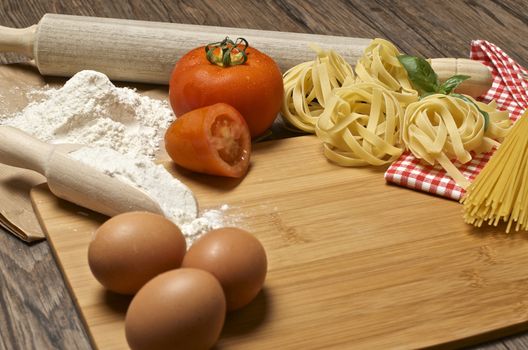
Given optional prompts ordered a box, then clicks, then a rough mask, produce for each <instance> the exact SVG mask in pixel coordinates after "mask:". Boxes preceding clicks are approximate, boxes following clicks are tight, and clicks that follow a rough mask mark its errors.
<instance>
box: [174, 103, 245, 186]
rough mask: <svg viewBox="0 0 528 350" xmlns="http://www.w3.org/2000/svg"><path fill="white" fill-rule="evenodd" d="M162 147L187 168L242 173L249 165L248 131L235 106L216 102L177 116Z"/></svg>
mask: <svg viewBox="0 0 528 350" xmlns="http://www.w3.org/2000/svg"><path fill="white" fill-rule="evenodd" d="M165 148H166V150H167V153H168V154H169V156H170V157H171V158H172V160H173V161H174V162H175V163H176V164H178V165H180V166H182V167H184V168H187V169H189V170H192V171H196V172H201V173H206V174H212V175H221V176H229V177H241V176H243V175H244V174H245V173H246V172H247V169H248V167H249V160H250V153H251V135H250V132H249V128H248V126H247V124H246V122H245V120H244V118H243V117H242V115H241V114H240V113H239V112H238V111H237V110H236V109H235V108H233V107H232V106H230V105H228V104H225V103H217V104H214V105H212V106H207V107H203V108H198V109H195V110H193V111H191V112H188V113H185V114H184V115H182V116H180V117H179V118H177V119H176V120H175V121H174V122H173V123H172V125H171V126H170V127H169V129H168V130H167V133H166V134H165Z"/></svg>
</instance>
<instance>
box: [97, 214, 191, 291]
mask: <svg viewBox="0 0 528 350" xmlns="http://www.w3.org/2000/svg"><path fill="white" fill-rule="evenodd" d="M186 248H187V247H186V243H185V238H184V237H183V235H182V233H181V231H180V229H179V228H178V226H176V225H175V224H174V223H173V222H172V221H170V220H168V219H167V218H165V217H163V216H161V215H158V214H153V213H148V212H129V213H124V214H120V215H117V216H114V217H113V218H111V219H109V220H108V221H106V222H105V223H103V224H102V225H101V226H100V227H99V228H98V229H97V231H96V232H95V236H94V239H93V240H92V242H90V245H89V247H88V264H89V266H90V269H91V271H92V273H93V275H94V277H95V278H96V279H97V280H98V281H99V282H100V283H101V284H102V285H103V286H104V287H105V288H106V289H108V290H111V291H113V292H116V293H121V294H134V293H136V292H137V291H138V290H139V289H140V288H141V287H142V286H143V285H144V284H145V283H147V282H148V281H149V280H150V279H152V278H153V277H155V276H156V275H158V274H160V273H162V272H165V271H168V270H172V269H175V268H178V267H180V266H181V262H182V260H183V256H184V255H185V251H186Z"/></svg>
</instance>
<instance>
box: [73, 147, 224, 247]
mask: <svg viewBox="0 0 528 350" xmlns="http://www.w3.org/2000/svg"><path fill="white" fill-rule="evenodd" d="M69 155H70V156H71V157H72V158H74V159H76V160H78V161H80V162H82V163H85V164H87V165H90V166H92V167H94V168H96V169H97V170H99V171H101V172H103V173H105V174H107V175H110V176H112V177H115V178H118V179H120V180H121V181H123V182H126V183H129V184H130V185H133V186H135V187H137V188H139V189H141V190H143V191H144V192H146V193H147V194H148V195H149V196H150V197H151V198H153V199H154V200H156V202H157V203H158V204H159V206H160V207H161V210H162V211H163V213H164V214H165V216H166V217H168V218H170V219H171V220H172V221H173V222H174V223H175V224H176V225H178V227H179V228H180V229H181V231H182V233H183V235H184V236H185V239H186V241H187V246H188V247H190V246H191V245H192V243H193V242H194V240H195V239H196V238H198V237H199V236H200V235H201V234H203V233H205V232H207V231H209V230H212V229H215V228H219V227H222V226H223V224H224V222H223V217H224V216H223V213H222V212H223V211H224V210H226V209H228V207H227V206H222V207H221V209H220V210H215V209H212V210H207V211H205V212H204V213H202V216H201V217H197V213H198V208H197V206H196V201H195V198H194V195H193V193H192V192H191V190H190V189H189V188H188V187H187V186H185V185H184V184H183V183H181V182H180V181H178V180H177V179H175V178H174V177H173V176H172V175H171V174H170V173H169V172H167V170H165V168H164V167H163V166H162V165H159V164H155V163H153V162H152V161H151V160H150V159H149V158H148V157H145V156H141V155H136V156H133V155H131V154H127V155H124V154H121V153H119V152H117V151H114V150H112V149H110V148H106V147H82V148H80V149H78V150H76V151H74V152H71V153H70V154H69Z"/></svg>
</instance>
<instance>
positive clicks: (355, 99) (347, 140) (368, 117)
mask: <svg viewBox="0 0 528 350" xmlns="http://www.w3.org/2000/svg"><path fill="white" fill-rule="evenodd" d="M402 118H403V110H402V106H401V105H400V103H399V101H398V99H397V98H396V97H395V96H394V94H393V93H392V92H391V91H389V90H387V89H386V88H384V87H383V86H381V85H379V84H375V83H356V84H352V85H349V86H345V87H341V88H336V89H334V90H333V95H332V97H331V98H330V100H329V101H328V103H327V106H326V108H325V110H324V112H323V113H322V114H321V116H320V118H319V120H318V121H317V124H316V128H315V132H316V134H317V136H318V137H319V138H320V139H321V140H322V141H323V146H324V154H325V156H326V157H327V158H328V159H329V160H331V161H333V162H335V163H337V164H339V165H342V166H362V165H384V164H387V163H390V162H392V161H394V160H395V159H396V158H398V156H400V154H401V153H402V151H403V148H402V146H401V141H400V130H401V119H402Z"/></svg>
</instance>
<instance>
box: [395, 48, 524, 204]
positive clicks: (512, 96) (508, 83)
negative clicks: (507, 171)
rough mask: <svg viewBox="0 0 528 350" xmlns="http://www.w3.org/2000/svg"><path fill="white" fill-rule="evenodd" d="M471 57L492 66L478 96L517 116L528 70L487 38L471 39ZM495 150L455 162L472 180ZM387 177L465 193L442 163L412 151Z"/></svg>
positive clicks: (445, 193) (454, 195)
mask: <svg viewBox="0 0 528 350" xmlns="http://www.w3.org/2000/svg"><path fill="white" fill-rule="evenodd" d="M470 58H471V59H473V60H479V61H481V62H482V63H483V64H485V65H487V66H488V67H490V69H491V73H492V76H493V84H492V86H491V89H490V90H489V91H488V92H487V93H486V94H485V95H482V96H480V97H479V98H478V100H480V101H482V102H486V103H489V102H490V101H491V100H495V101H496V102H497V107H498V108H499V109H502V110H507V111H508V112H510V118H511V119H512V120H513V121H515V120H517V118H519V116H520V115H521V114H522V112H524V110H525V109H526V108H528V70H526V69H525V68H524V67H522V66H520V65H519V64H517V62H515V61H514V60H512V59H511V58H510V57H509V56H508V55H507V54H506V53H504V52H503V51H502V50H501V49H500V48H499V47H497V46H495V45H494V44H492V43H489V42H487V41H485V40H475V41H473V42H472V43H471V55H470ZM492 154H493V151H491V152H487V153H482V154H478V155H474V154H473V155H472V156H473V157H472V158H473V159H472V160H471V161H470V162H468V163H466V164H460V163H459V162H453V163H454V165H455V166H456V167H457V168H458V169H459V170H460V172H461V173H462V174H463V175H464V176H465V177H466V178H467V179H469V180H470V181H472V180H473V179H474V178H475V177H476V176H477V174H478V173H479V172H480V171H481V170H482V168H484V166H485V165H486V163H487V162H488V160H489V159H490V157H491V155H492ZM385 180H386V181H387V182H389V183H394V184H397V185H400V186H404V187H408V188H411V189H415V190H419V191H423V192H428V193H432V194H435V195H438V196H442V197H446V198H450V199H454V200H457V201H458V200H459V199H460V198H461V197H462V195H463V194H464V190H463V189H462V188H461V187H459V186H457V184H456V183H455V181H454V180H453V179H451V177H449V175H447V174H446V171H445V170H444V169H442V167H440V165H435V166H430V165H429V164H427V163H425V162H424V161H421V160H420V159H417V158H415V157H414V156H413V155H412V154H411V153H410V152H405V153H404V154H402V155H401V156H400V158H399V159H398V160H396V161H395V162H394V163H392V164H391V166H390V167H389V168H388V169H387V171H386V172H385Z"/></svg>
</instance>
